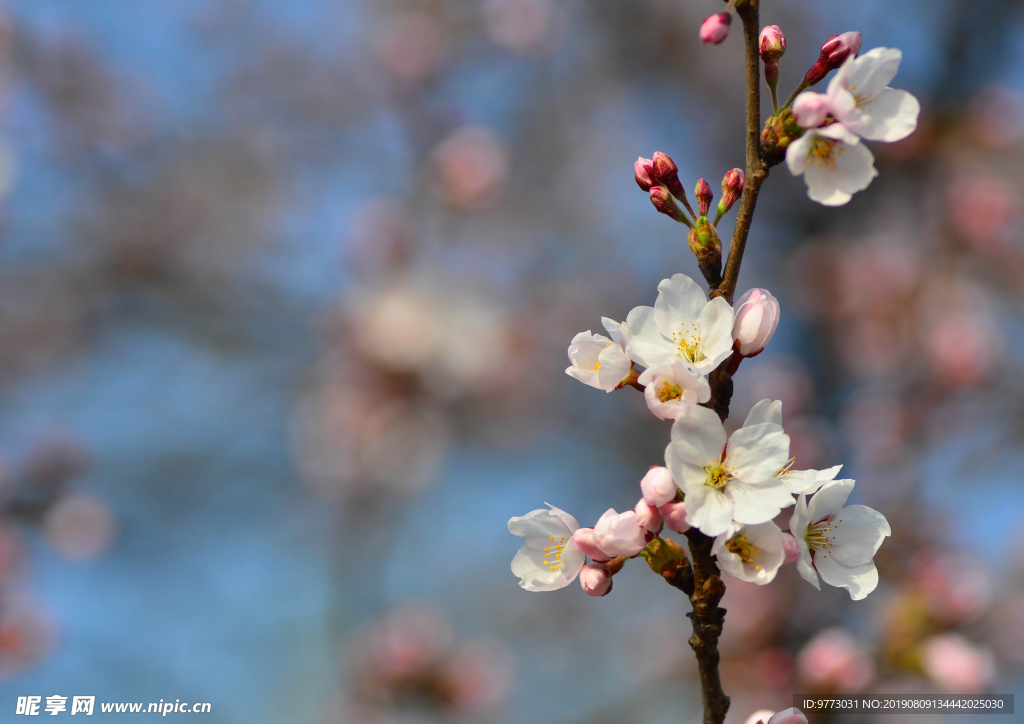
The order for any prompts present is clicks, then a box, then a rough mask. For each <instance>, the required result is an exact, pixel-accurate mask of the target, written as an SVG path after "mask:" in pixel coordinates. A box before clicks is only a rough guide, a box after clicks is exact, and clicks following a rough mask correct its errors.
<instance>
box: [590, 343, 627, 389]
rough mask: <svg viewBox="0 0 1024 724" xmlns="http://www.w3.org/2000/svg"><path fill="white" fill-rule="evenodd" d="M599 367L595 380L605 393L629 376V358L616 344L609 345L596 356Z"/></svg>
mask: <svg viewBox="0 0 1024 724" xmlns="http://www.w3.org/2000/svg"><path fill="white" fill-rule="evenodd" d="M597 361H598V362H600V364H601V366H600V367H599V368H598V370H597V380H598V383H599V384H600V387H601V389H602V390H604V391H605V392H611V391H612V390H614V389H615V388H616V387H618V386H619V383H620V382H622V380H623V378H625V377H626V376H627V375H628V374H629V358H628V357H627V356H626V353H625V352H623V351H622V347H620V346H619V345H617V344H610V345H608V346H607V347H605V348H604V349H603V350H601V354H599V355H598V356H597Z"/></svg>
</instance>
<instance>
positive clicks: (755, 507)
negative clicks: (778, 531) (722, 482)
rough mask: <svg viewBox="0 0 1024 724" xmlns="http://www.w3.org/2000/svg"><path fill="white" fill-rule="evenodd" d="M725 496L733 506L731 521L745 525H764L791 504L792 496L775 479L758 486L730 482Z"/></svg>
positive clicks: (734, 481) (736, 481)
mask: <svg viewBox="0 0 1024 724" xmlns="http://www.w3.org/2000/svg"><path fill="white" fill-rule="evenodd" d="M725 494H726V496H727V497H728V498H729V500H731V501H732V504H733V513H732V517H733V519H734V520H735V521H737V522H738V523H743V524H745V525H752V524H757V523H766V522H767V521H769V520H771V519H772V518H774V517H775V516H777V515H778V514H779V513H780V512H781V511H782V509H783V508H786V507H788V506H790V505H792V504H793V496H792V495H791V494H790V492H789V491H788V490H786V487H785V486H784V485H783V484H782V483H781V482H780V481H779V480H778V479H777V478H771V479H770V480H769V481H768V482H765V483H761V484H760V485H747V484H746V483H743V482H742V481H739V480H732V481H730V482H729V484H728V485H727V486H726V487H725Z"/></svg>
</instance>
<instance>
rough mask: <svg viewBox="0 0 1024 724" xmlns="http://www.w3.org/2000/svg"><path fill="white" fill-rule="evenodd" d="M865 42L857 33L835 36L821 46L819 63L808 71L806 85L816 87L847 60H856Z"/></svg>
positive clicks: (805, 77)
mask: <svg viewBox="0 0 1024 724" xmlns="http://www.w3.org/2000/svg"><path fill="white" fill-rule="evenodd" d="M863 42H864V41H863V38H861V36H860V33H858V32H856V31H850V32H849V33H843V34H842V35H834V36H832V37H831V38H829V39H828V40H826V41H825V44H824V45H822V46H821V54H820V55H819V56H818V62H817V63H815V64H814V65H812V66H811V69H810V70H809V71H807V75H805V76H804V83H806V84H807V85H809V86H810V85H814V84H815V83H817V82H818V81H820V80H821V79H822V78H824V77H825V76H826V75H828V74H829V73H830V72H831V71H833V70H835V69H836V68H838V67H839V66H841V65H842V64H843V63H845V62H846V59H847V58H851V57H852V58H856V57H857V54H858V53H860V46H861V44H862V43H863Z"/></svg>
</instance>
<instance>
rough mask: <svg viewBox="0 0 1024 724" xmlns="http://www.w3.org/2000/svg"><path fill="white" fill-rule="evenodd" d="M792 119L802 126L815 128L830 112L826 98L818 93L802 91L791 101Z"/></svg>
mask: <svg viewBox="0 0 1024 724" xmlns="http://www.w3.org/2000/svg"><path fill="white" fill-rule="evenodd" d="M792 108H793V120H795V121H796V122H797V124H799V125H800V126H801V127H802V128H817V127H818V126H820V125H821V124H822V123H824V122H825V119H826V118H827V117H828V114H829V113H830V112H831V109H830V108H829V105H828V99H826V98H825V96H823V95H821V94H820V93H814V92H812V91H804V92H803V93H801V94H800V95H798V96H797V97H796V100H794V101H793V106H792Z"/></svg>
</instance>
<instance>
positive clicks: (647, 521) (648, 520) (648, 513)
mask: <svg viewBox="0 0 1024 724" xmlns="http://www.w3.org/2000/svg"><path fill="white" fill-rule="evenodd" d="M633 512H634V513H636V522H637V523H639V524H640V527H641V528H643V529H644V530H647V531H649V532H651V533H653V534H654V535H658V533H660V532H661V526H662V522H661V515H660V514H659V513H658V509H657V508H656V507H655V506H653V505H648V504H647V501H646V500H644V499H642V498H641V499H640V502H638V503H637V504H636V507H635V508H633Z"/></svg>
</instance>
